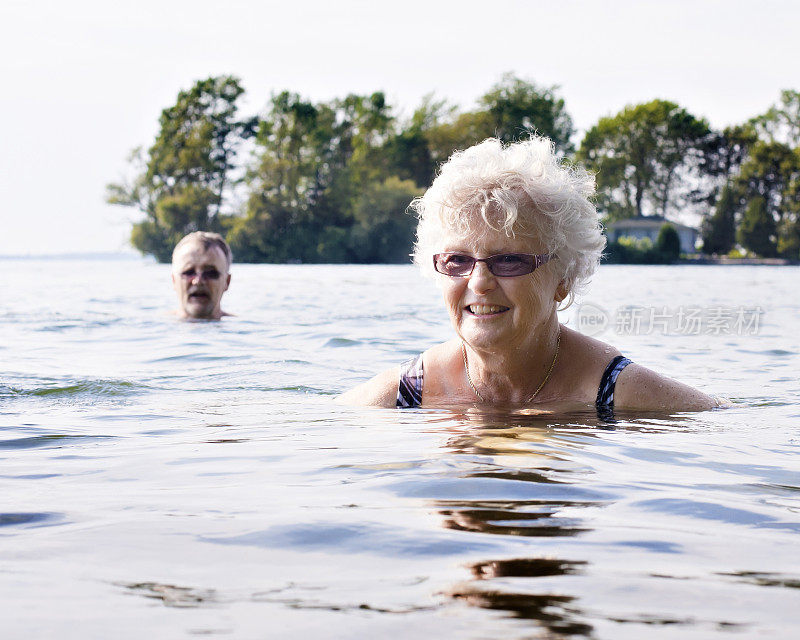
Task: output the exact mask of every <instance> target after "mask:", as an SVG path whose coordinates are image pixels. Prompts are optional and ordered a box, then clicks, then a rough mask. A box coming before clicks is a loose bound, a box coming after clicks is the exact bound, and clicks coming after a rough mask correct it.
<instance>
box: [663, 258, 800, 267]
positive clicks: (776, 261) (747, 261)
mask: <svg viewBox="0 0 800 640" xmlns="http://www.w3.org/2000/svg"><path fill="white" fill-rule="evenodd" d="M678 264H716V265H719V264H721V265H763V266H770V267H785V266H797V265H798V264H800V261H799V260H789V259H788V258H729V257H727V256H719V257H716V256H700V257H697V258H682V259H681V261H680V262H679V263H678Z"/></svg>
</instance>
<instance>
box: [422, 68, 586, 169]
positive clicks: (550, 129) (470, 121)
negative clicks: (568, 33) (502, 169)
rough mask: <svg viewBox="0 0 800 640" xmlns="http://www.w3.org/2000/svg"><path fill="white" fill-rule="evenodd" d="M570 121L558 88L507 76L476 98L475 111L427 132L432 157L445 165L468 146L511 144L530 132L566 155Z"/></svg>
mask: <svg viewBox="0 0 800 640" xmlns="http://www.w3.org/2000/svg"><path fill="white" fill-rule="evenodd" d="M574 131H575V130H574V128H573V124H572V118H571V117H570V115H569V113H568V112H567V109H566V105H565V103H564V99H563V98H561V97H560V96H559V95H558V87H557V86H553V87H540V86H538V85H536V84H534V83H532V82H529V81H527V80H523V79H521V78H518V77H517V76H515V75H513V74H510V73H507V74H505V75H504V76H503V77H502V78H501V80H500V82H498V83H497V84H495V85H494V86H492V87H491V88H490V89H489V91H487V92H486V93H485V94H483V95H482V96H481V97H480V98H479V99H478V108H477V109H476V110H474V111H467V112H464V113H460V114H458V113H454V114H453V116H452V117H451V119H450V120H449V121H444V122H442V123H441V124H439V125H438V126H436V127H433V128H431V129H430V130H429V133H428V136H427V137H428V141H429V145H430V149H431V157H432V158H433V159H434V161H435V162H444V161H445V160H447V158H448V157H449V156H450V155H451V154H452V153H453V152H454V151H456V150H459V149H466V148H467V147H471V146H472V145H474V144H477V143H478V142H481V141H482V140H485V139H486V138H492V137H495V138H499V139H500V140H502V141H503V142H513V141H516V140H521V139H525V138H527V137H529V136H530V135H531V134H532V133H538V134H539V135H543V136H547V137H548V138H550V139H551V140H552V141H553V143H554V144H555V147H556V150H557V151H558V152H559V153H560V154H562V155H566V154H568V153H571V152H572V150H573V147H572V142H571V138H572V136H573V134H574Z"/></svg>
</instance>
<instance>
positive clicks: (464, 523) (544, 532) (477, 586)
mask: <svg viewBox="0 0 800 640" xmlns="http://www.w3.org/2000/svg"><path fill="white" fill-rule="evenodd" d="M583 417H584V418H585V420H583V421H579V422H577V423H576V422H575V416H574V415H572V416H570V420H571V423H570V424H569V426H568V427H567V429H565V428H564V426H561V425H560V427H561V428H560V429H559V432H558V433H557V434H556V433H554V431H553V429H552V425H553V415H552V414H541V413H537V414H534V415H519V414H514V415H513V416H509V415H508V414H506V415H505V417H503V416H502V415H498V414H497V413H485V412H480V413H478V412H474V413H473V412H468V413H465V414H464V415H462V416H461V417H460V420H459V421H458V424H459V425H460V426H461V425H463V427H462V428H460V429H459V430H458V432H457V433H455V434H453V435H451V436H450V437H449V438H448V440H447V442H446V444H445V448H446V449H447V450H448V452H449V453H451V454H453V455H455V456H457V458H458V460H459V462H460V463H463V464H459V465H458V466H459V469H458V471H457V477H459V478H464V479H469V480H470V481H471V482H473V483H474V482H475V481H476V480H477V481H478V482H479V485H478V486H480V482H485V483H486V486H487V491H489V490H491V493H492V497H493V498H494V497H495V496H496V495H497V493H498V492H499V494H500V497H501V498H502V499H486V498H485V497H484V496H480V495H475V497H474V499H469V498H468V499H458V500H452V499H451V500H433V501H431V503H430V504H431V506H432V507H433V508H434V509H436V511H437V513H438V514H439V515H441V516H442V526H443V527H444V528H446V529H451V530H456V531H463V532H471V533H480V534H493V535H503V536H519V537H528V538H569V537H574V536H578V535H580V534H582V533H585V532H587V531H590V530H591V528H590V527H589V526H588V524H587V522H586V521H585V520H584V519H583V518H581V517H580V512H581V510H583V509H585V508H587V507H598V506H602V505H604V504H607V503H608V502H609V497H608V496H606V495H604V494H601V493H598V494H597V495H596V496H594V495H592V494H591V492H587V488H586V487H585V485H584V483H583V482H580V480H582V479H585V477H586V476H587V474H591V473H592V470H591V469H587V468H586V466H585V464H578V463H576V462H575V461H574V460H573V459H572V456H570V450H573V449H575V448H582V447H585V446H586V445H587V444H590V443H591V441H592V438H594V437H596V436H595V435H594V434H593V428H594V427H595V426H596V422H597V419H596V417H594V416H590V415H586V416H583ZM451 419H452V418H451ZM587 426H588V427H589V428H586V427H587ZM449 431H450V432H451V433H452V429H449ZM565 436H567V437H565ZM498 481H501V482H500V483H498ZM520 483H525V485H521V484H520ZM490 485H491V489H490V488H489V487H490ZM579 485H584V486H579ZM473 486H474V485H473ZM554 492H555V493H554ZM532 551H536V547H534V546H533V545H532ZM538 552H539V553H541V550H538ZM587 566H588V563H587V562H586V561H584V560H563V559H559V558H547V557H536V556H533V557H517V558H512V559H493V560H484V561H481V562H476V563H474V564H471V565H469V566H468V569H469V571H470V573H471V579H470V580H469V581H466V582H463V583H459V584H457V585H455V586H454V587H453V588H451V589H450V590H449V591H448V592H447V595H448V596H449V597H451V598H454V599H456V600H458V601H460V602H465V603H467V604H469V605H472V606H475V607H480V608H483V609H493V610H498V611H505V612H508V613H509V614H511V615H512V616H513V617H516V618H521V619H525V620H530V621H536V622H537V625H538V626H539V627H540V630H541V631H542V632H543V633H545V634H547V635H546V637H548V638H568V637H574V636H588V635H590V634H591V633H592V631H593V627H592V626H591V625H590V624H588V623H587V622H586V615H585V614H584V613H583V612H582V610H581V608H580V607H579V606H578V597H577V596H576V595H572V594H570V593H569V591H568V590H567V589H566V588H565V584H563V583H561V582H559V586H558V589H557V590H554V589H553V582H552V579H553V578H559V577H562V576H567V575H574V574H581V573H583V571H584V569H585V567H587ZM543 578H547V579H548V580H547V582H546V583H543V582H542V581H541V580H542V579H543Z"/></svg>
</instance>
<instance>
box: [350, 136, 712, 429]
mask: <svg viewBox="0 0 800 640" xmlns="http://www.w3.org/2000/svg"><path fill="white" fill-rule="evenodd" d="M593 193H594V180H593V178H592V176H591V175H589V174H588V173H587V172H586V171H584V170H583V169H581V168H574V167H568V166H564V165H563V164H562V163H561V162H560V161H559V160H558V159H557V158H556V156H555V155H554V153H553V145H552V143H551V142H550V141H549V140H547V139H545V138H533V139H531V140H528V141H525V142H519V143H516V144H510V145H508V146H504V145H503V144H502V143H501V142H500V141H498V140H493V139H491V140H486V141H485V142H482V143H481V144H478V145H476V146H474V147H471V148H469V149H467V150H466V151H462V152H457V153H455V154H453V156H452V157H451V158H450V159H449V160H448V162H447V163H446V164H445V165H443V166H442V168H441V172H440V174H439V176H438V177H437V178H436V180H435V181H434V182H433V185H432V186H431V187H430V189H428V191H427V192H426V193H425V195H424V196H423V197H422V198H419V199H417V200H415V201H414V203H413V204H412V207H414V208H415V209H416V211H417V213H418V214H419V224H418V227H417V242H416V246H415V250H414V261H415V262H416V264H418V265H419V266H420V267H421V268H422V270H423V272H424V273H426V274H430V275H432V276H434V277H435V278H436V280H437V282H438V284H439V286H440V288H441V290H442V294H443V296H444V301H445V304H446V306H447V309H448V311H449V314H450V321H451V322H452V325H453V328H454V329H455V333H456V337H455V338H454V339H453V340H450V341H449V342H445V343H443V344H439V345H436V346H434V347H432V348H430V349H428V350H427V351H425V352H424V353H422V354H421V355H419V356H418V357H416V358H414V359H412V360H410V361H408V362H406V363H404V364H403V365H401V366H400V367H399V368H394V369H390V370H389V371H385V372H384V373H381V374H379V375H377V376H376V377H375V378H373V379H372V380H370V381H369V382H366V383H365V384H363V385H360V386H359V387H356V388H355V389H352V390H351V391H349V392H347V393H345V394H344V395H343V396H342V400H343V401H345V402H347V401H349V402H353V403H357V404H367V405H378V406H384V407H442V406H452V405H457V404H464V403H471V404H472V403H477V404H479V405H488V406H502V407H517V408H519V407H530V406H532V405H534V404H550V405H559V406H562V407H563V406H575V405H582V406H586V405H590V404H591V403H595V405H596V407H597V411H598V415H599V416H600V417H602V418H605V419H608V418H610V417H612V416H613V411H614V408H617V409H633V410H672V411H682V410H703V409H710V408H712V407H715V406H717V402H716V401H715V400H714V399H713V398H711V397H710V396H708V395H706V394H704V393H701V392H700V391H697V390H696V389H693V388H691V387H688V386H686V385H685V384H681V383H680V382H676V381H674V380H671V379H669V378H665V377H663V376H661V375H659V374H657V373H654V372H653V371H650V370H649V369H646V368H645V367H643V366H640V365H638V364H634V363H632V362H631V361H630V360H628V359H627V358H625V357H624V356H623V355H622V354H621V353H620V352H619V351H618V350H617V349H615V348H614V347H612V346H610V345H607V344H604V343H602V342H599V341H598V340H594V339H592V338H590V337H587V336H585V335H583V334H581V333H578V332H576V331H573V330H571V329H569V328H567V327H565V326H563V325H561V324H560V323H559V321H558V316H557V315H556V310H557V309H559V308H560V307H562V306H563V307H566V306H568V305H569V304H570V303H571V302H572V300H573V298H574V295H575V293H576V292H580V291H581V289H582V288H583V287H584V286H585V284H586V283H587V281H588V279H589V277H590V276H591V275H592V273H593V272H594V270H595V269H596V267H597V265H598V263H599V261H600V256H601V252H602V250H603V248H604V246H605V239H604V237H603V235H602V233H601V227H600V224H599V222H598V215H597V211H596V210H595V207H594V206H593V205H592V203H591V202H590V201H589V198H590V196H591V195H592V194H593Z"/></svg>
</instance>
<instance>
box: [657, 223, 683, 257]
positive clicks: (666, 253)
mask: <svg viewBox="0 0 800 640" xmlns="http://www.w3.org/2000/svg"><path fill="white" fill-rule="evenodd" d="M656 251H658V253H659V254H660V255H661V259H662V260H663V261H664V262H666V263H672V262H675V261H676V260H677V259H678V258H680V256H681V239H680V236H679V235H678V231H677V230H676V229H675V227H674V226H672V225H671V224H664V225H661V228H660V229H659V230H658V237H657V238H656Z"/></svg>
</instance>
